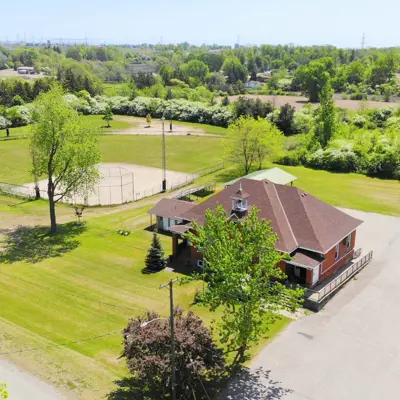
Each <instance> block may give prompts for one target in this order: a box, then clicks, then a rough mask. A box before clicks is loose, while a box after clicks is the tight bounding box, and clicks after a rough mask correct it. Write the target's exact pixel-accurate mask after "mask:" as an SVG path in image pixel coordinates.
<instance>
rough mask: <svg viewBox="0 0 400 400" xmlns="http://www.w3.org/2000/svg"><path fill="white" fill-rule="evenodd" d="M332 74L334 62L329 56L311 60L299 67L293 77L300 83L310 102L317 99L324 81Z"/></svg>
mask: <svg viewBox="0 0 400 400" xmlns="http://www.w3.org/2000/svg"><path fill="white" fill-rule="evenodd" d="M333 75H334V64H333V59H332V58H331V57H326V58H321V59H319V60H313V61H311V62H310V64H308V65H304V66H302V67H300V68H299V69H298V70H297V71H296V74H295V77H294V79H295V80H298V81H299V82H300V84H301V87H302V89H303V91H304V92H305V93H306V94H307V96H308V97H309V99H310V101H311V102H316V101H318V100H319V96H320V93H321V91H322V88H323V87H324V85H325V83H326V82H327V81H328V80H329V79H330V77H332V76H333Z"/></svg>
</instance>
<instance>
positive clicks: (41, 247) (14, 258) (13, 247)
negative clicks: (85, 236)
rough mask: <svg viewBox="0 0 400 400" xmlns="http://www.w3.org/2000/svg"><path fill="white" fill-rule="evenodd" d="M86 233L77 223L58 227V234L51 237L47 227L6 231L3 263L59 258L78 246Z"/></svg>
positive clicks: (1, 255)
mask: <svg viewBox="0 0 400 400" xmlns="http://www.w3.org/2000/svg"><path fill="white" fill-rule="evenodd" d="M85 231H86V226H85V224H82V223H79V224H77V223H75V222H68V223H66V224H64V225H59V226H58V233H56V234H50V233H49V228H48V227H46V226H33V227H32V226H19V227H17V228H16V229H13V230H7V231H3V232H2V233H3V234H4V235H5V239H4V240H3V243H0V264H1V263H4V264H12V263H15V262H19V261H26V262H30V263H37V262H40V261H42V260H45V259H46V258H54V257H60V256H62V255H64V254H65V253H68V252H70V251H72V250H74V249H76V248H77V247H79V245H80V241H79V240H76V239H75V238H76V237H77V236H79V235H81V234H82V233H83V232H85ZM1 248H2V249H1Z"/></svg>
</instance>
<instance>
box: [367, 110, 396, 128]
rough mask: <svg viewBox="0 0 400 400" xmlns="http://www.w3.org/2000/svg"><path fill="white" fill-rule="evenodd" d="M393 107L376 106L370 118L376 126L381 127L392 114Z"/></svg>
mask: <svg viewBox="0 0 400 400" xmlns="http://www.w3.org/2000/svg"><path fill="white" fill-rule="evenodd" d="M393 113H394V109H393V108H391V107H387V108H378V109H375V110H372V112H371V114H370V115H371V116H370V120H371V122H373V123H375V124H376V126H377V127H378V128H382V127H383V126H384V125H385V122H386V121H387V120H388V119H389V118H390V117H391V116H392V115H393Z"/></svg>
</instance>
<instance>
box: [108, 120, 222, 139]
mask: <svg viewBox="0 0 400 400" xmlns="http://www.w3.org/2000/svg"><path fill="white" fill-rule="evenodd" d="M114 120H116V121H123V122H130V123H132V124H133V126H132V127H130V128H126V129H113V130H110V131H107V132H106V133H107V134H111V135H149V136H158V135H161V134H162V126H161V122H160V121H159V120H156V119H154V120H153V121H152V122H151V124H150V126H149V125H148V123H147V122H146V119H145V118H139V117H129V116H121V115H115V116H114ZM169 124H170V123H169V121H167V120H166V121H165V122H164V127H165V134H166V135H168V136H188V135H191V136H214V137H219V135H215V134H212V133H206V132H205V131H204V130H203V129H201V128H197V127H193V126H190V125H181V124H177V123H174V122H173V123H172V132H171V131H170V129H169V128H170V125H169Z"/></svg>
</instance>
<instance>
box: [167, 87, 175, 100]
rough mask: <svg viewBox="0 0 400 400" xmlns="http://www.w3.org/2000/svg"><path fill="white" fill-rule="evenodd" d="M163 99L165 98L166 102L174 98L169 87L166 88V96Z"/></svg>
mask: <svg viewBox="0 0 400 400" xmlns="http://www.w3.org/2000/svg"><path fill="white" fill-rule="evenodd" d="M165 98H166V99H167V100H171V99H173V98H174V96H173V94H172V90H171V88H170V87H169V88H168V91H167V96H166V97H165Z"/></svg>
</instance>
